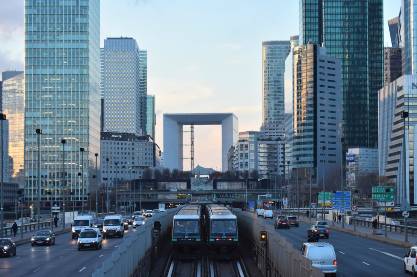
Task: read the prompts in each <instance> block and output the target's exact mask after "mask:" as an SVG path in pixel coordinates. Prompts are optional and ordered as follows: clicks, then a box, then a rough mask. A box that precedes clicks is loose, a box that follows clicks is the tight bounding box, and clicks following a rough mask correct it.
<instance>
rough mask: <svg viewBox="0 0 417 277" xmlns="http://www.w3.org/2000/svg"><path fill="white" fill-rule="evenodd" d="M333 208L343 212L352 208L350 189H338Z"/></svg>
mask: <svg viewBox="0 0 417 277" xmlns="http://www.w3.org/2000/svg"><path fill="white" fill-rule="evenodd" d="M332 203H333V209H335V210H338V211H339V212H341V213H344V212H345V211H350V210H351V205H352V197H351V192H350V191H336V193H335V194H334V197H333V201H332Z"/></svg>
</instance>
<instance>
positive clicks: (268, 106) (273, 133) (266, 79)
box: [261, 41, 290, 139]
mask: <svg viewBox="0 0 417 277" xmlns="http://www.w3.org/2000/svg"><path fill="white" fill-rule="evenodd" d="M289 52H290V42H289V41H264V42H262V93H263V106H262V114H263V122H262V127H261V132H262V133H263V136H265V137H268V138H272V139H276V138H278V137H282V136H283V134H284V128H283V126H284V113H285V104H284V71H285V60H286V58H287V56H288V54H289Z"/></svg>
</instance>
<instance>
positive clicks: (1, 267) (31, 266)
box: [0, 228, 136, 277]
mask: <svg viewBox="0 0 417 277" xmlns="http://www.w3.org/2000/svg"><path fill="white" fill-rule="evenodd" d="M134 232H136V230H135V229H131V228H129V231H125V238H126V236H130V235H132V234H133V233H134ZM122 241H123V238H121V239H120V238H111V239H107V240H103V248H102V249H101V250H82V251H78V250H77V240H71V233H65V234H62V235H58V236H57V237H56V244H55V245H53V246H35V247H32V246H31V245H30V243H29V244H24V245H21V246H18V247H17V255H16V256H15V257H10V258H9V257H7V258H6V257H5V258H0V276H13V277H18V276H91V274H92V273H93V272H94V270H95V269H96V268H97V267H99V266H100V265H101V263H102V262H103V261H104V259H105V258H106V257H108V256H109V255H111V253H112V251H113V250H114V249H115V248H117V247H118V246H119V244H120V243H121V242H122Z"/></svg>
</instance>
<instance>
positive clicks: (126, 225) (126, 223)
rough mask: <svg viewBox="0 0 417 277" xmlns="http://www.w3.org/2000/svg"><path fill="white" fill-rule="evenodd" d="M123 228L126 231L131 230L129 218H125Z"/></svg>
mask: <svg viewBox="0 0 417 277" xmlns="http://www.w3.org/2000/svg"><path fill="white" fill-rule="evenodd" d="M123 228H124V230H129V217H127V216H124V217H123Z"/></svg>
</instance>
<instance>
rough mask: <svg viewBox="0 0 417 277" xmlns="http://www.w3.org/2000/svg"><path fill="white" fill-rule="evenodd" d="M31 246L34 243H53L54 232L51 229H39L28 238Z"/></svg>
mask: <svg viewBox="0 0 417 277" xmlns="http://www.w3.org/2000/svg"><path fill="white" fill-rule="evenodd" d="M30 241H31V243H32V246H35V245H54V244H55V234H54V232H52V231H51V230H40V231H37V232H36V233H35V234H33V236H32V238H31V239H30Z"/></svg>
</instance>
